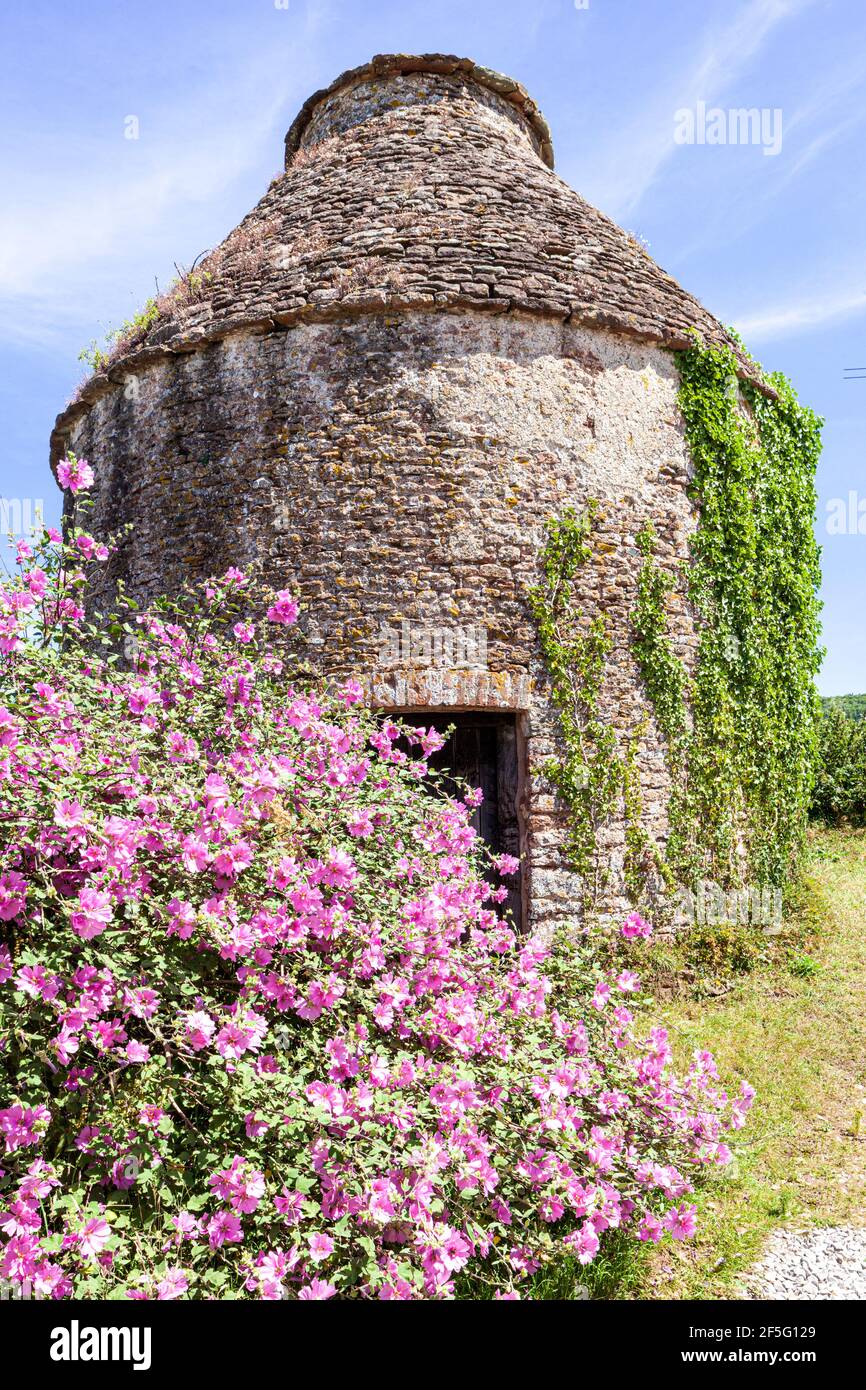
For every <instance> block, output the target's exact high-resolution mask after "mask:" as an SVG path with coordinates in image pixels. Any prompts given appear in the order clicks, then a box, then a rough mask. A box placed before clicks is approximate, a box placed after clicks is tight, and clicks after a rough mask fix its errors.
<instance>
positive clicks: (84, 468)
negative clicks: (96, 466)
mask: <svg viewBox="0 0 866 1390" xmlns="http://www.w3.org/2000/svg"><path fill="white" fill-rule="evenodd" d="M57 481H58V483H59V484H60V486H61V487H62V488H64V489H68V490H69V492H71V493H73V494H75V493H76V492H84V491H86V490H87V488H89V487H90V486H91V484H92V483H93V469H92V468H91V467H90V464H89V463H88V462H87V459H77V458H76V457H75V455H74V454H67V455H66V458H65V459H61V460H60V462H59V463H58V465H57Z"/></svg>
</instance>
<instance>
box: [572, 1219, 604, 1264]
mask: <svg viewBox="0 0 866 1390" xmlns="http://www.w3.org/2000/svg"><path fill="white" fill-rule="evenodd" d="M565 1244H566V1245H567V1246H568V1247H569V1248H570V1249H571V1250H573V1251H574V1253H575V1255H576V1256H577V1258H578V1261H579V1263H580V1264H582V1265H588V1264H591V1262H592V1261H593V1260H594V1259H595V1257H596V1255H597V1254H598V1248H599V1239H598V1236H597V1234H596V1231H595V1227H594V1226H593V1224H592V1222H591V1221H584V1223H583V1225H582V1226H581V1227H580V1229H579V1230H577V1231H572V1233H571V1235H570V1236H566V1238H565Z"/></svg>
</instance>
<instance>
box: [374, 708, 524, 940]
mask: <svg viewBox="0 0 866 1390" xmlns="http://www.w3.org/2000/svg"><path fill="white" fill-rule="evenodd" d="M390 713H392V714H395V715H399V716H400V717H401V718H403V719H405V720H406V722H407V723H409V724H414V723H418V724H423V725H424V726H425V727H427V728H429V727H430V726H432V727H433V728H434V729H437V730H438V731H439V732H440V733H444V732H445V730H446V729H448V728H449V726H451V725H453V726H454V727H453V729H452V732H451V733H450V735H449V736H448V738H447V739H446V740H445V743H444V744H443V746H442V748H440V749H439V750H438V752H436V753H434V754H432V755H431V757H430V758H428V763H429V765H430V767H432V768H435V769H436V770H437V771H438V772H441V773H443V774H445V778H444V786H445V790H446V791H447V792H449V793H450V794H451V795H454V796H459V795H460V790H461V787H462V786H464V785H468V786H470V787H478V788H480V789H481V791H482V793H483V796H484V800H483V801H482V803H481V805H480V806H479V807H478V808H477V810H476V811H475V814H474V816H473V818H472V824H473V826H474V827H475V830H476V832H477V833H478V834H479V835H480V837H481V839H482V840H483V841H484V843H485V844H486V845H487V846H488V848H489V849H490V850H491V852H492V853H493V854H513V855H514V857H515V859H519V858H520V857H521V850H522V848H523V846H522V834H521V829H522V827H521V817H520V788H521V782H522V776H521V748H520V730H519V728H518V722H517V716H516V715H515V714H513V713H508V712H504V713H503V712H502V711H500V710H457V711H451V710H435V711H428V710H426V709H425V710H419V709H410V710H401V711H398V710H392V711H390ZM490 877H491V881H492V882H496V883H497V885H498V884H502V883H504V884H505V886H506V887H507V888H508V898H507V899H506V900H505V902H504V903H502V904H500V907H501V908H504V909H506V910H507V912H508V913H509V914H510V916H511V919H512V921H513V923H514V925H515V927H516V928H517V930H518V931H520V930H521V929H522V927H523V922H524V917H525V913H524V903H523V882H522V869H519V870H518V871H517V873H516V874H513V875H512V876H511V877H509V878H500V877H499V876H498V875H496V874H491V876H490Z"/></svg>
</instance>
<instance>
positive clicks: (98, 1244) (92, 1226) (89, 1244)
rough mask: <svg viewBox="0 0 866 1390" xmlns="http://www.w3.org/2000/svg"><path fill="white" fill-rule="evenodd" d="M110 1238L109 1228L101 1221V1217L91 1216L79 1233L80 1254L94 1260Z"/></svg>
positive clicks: (106, 1223) (105, 1222)
mask: <svg viewBox="0 0 866 1390" xmlns="http://www.w3.org/2000/svg"><path fill="white" fill-rule="evenodd" d="M110 1236H111V1227H110V1226H109V1224H108V1222H107V1221H103V1219H102V1217H101V1216H93V1217H91V1219H90V1220H89V1221H88V1222H87V1224H86V1226H85V1227H84V1229H83V1230H82V1231H80V1232H79V1237H80V1244H81V1251H82V1254H84V1255H87V1256H89V1257H90V1258H91V1259H94V1260H95V1259H96V1258H97V1256H98V1255H101V1254H102V1251H103V1250H104V1249H105V1245H106V1242H107V1241H108V1239H109V1237H110Z"/></svg>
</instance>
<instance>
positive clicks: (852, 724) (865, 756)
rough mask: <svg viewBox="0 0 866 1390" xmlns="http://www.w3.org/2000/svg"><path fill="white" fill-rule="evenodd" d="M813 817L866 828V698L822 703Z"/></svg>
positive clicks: (847, 697) (839, 697) (841, 697)
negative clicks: (847, 822)
mask: <svg viewBox="0 0 866 1390" xmlns="http://www.w3.org/2000/svg"><path fill="white" fill-rule="evenodd" d="M822 705H823V718H822V720H821V726H820V730H819V747H818V764H817V770H816V776H815V788H814V792H813V795H812V815H813V816H814V817H815V818H816V819H818V820H824V821H830V822H835V823H839V822H841V821H849V822H850V823H852V824H853V825H864V824H866V695H834V696H832V697H831V698H828V699H825V700H822Z"/></svg>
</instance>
